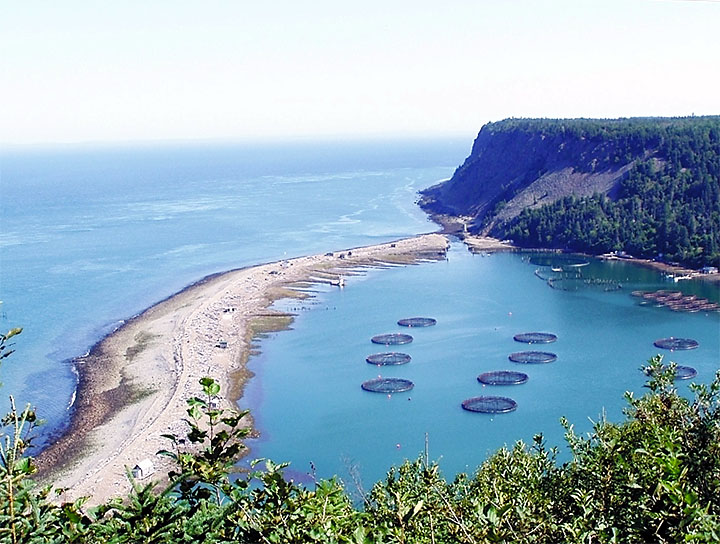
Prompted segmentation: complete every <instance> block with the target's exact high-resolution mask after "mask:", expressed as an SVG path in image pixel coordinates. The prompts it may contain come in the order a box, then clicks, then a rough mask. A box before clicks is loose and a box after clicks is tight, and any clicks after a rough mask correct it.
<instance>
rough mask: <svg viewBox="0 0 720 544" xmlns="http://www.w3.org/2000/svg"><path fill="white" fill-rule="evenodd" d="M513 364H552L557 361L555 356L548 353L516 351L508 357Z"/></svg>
mask: <svg viewBox="0 0 720 544" xmlns="http://www.w3.org/2000/svg"><path fill="white" fill-rule="evenodd" d="M508 359H510V360H511V361H512V362H513V363H524V364H530V365H537V364H542V363H552V362H553V361H555V360H557V355H555V354H554V353H550V352H548V351H517V352H515V353H511V354H510V355H509V356H508Z"/></svg>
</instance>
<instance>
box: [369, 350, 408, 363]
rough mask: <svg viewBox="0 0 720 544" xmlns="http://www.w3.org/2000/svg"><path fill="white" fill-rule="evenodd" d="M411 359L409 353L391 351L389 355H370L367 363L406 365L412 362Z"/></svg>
mask: <svg viewBox="0 0 720 544" xmlns="http://www.w3.org/2000/svg"><path fill="white" fill-rule="evenodd" d="M410 359H411V357H410V356H409V355H408V354H407V353H400V352H397V351H390V352H387V353H373V354H372V355H368V356H367V358H366V359H365V361H367V362H368V363H370V364H371V365H378V366H387V365H404V364H407V363H409V362H410Z"/></svg>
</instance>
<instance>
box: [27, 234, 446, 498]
mask: <svg viewBox="0 0 720 544" xmlns="http://www.w3.org/2000/svg"><path fill="white" fill-rule="evenodd" d="M447 248H448V240H447V238H446V237H445V236H443V235H441V234H426V235H422V236H418V237H414V238H408V239H403V240H398V241H396V242H392V243H387V244H380V245H376V246H369V247H363V248H354V249H351V250H344V251H340V252H333V253H328V254H325V255H313V256H309V257H300V258H296V259H290V260H286V261H278V262H274V263H269V264H264V265H260V266H254V267H250V268H243V269H240V270H233V271H230V272H226V273H222V274H216V275H213V276H209V277H207V278H205V279H203V280H201V281H199V282H197V283H195V284H193V285H191V286H190V287H188V288H186V289H184V290H183V291H181V292H179V293H177V294H176V295H174V296H172V297H170V298H168V299H166V300H164V301H162V302H160V303H158V304H156V305H154V306H152V307H151V308H149V309H147V310H146V311H144V312H143V313H142V314H140V315H138V316H137V317H135V318H133V319H131V320H129V321H128V322H126V323H125V324H124V325H123V326H122V327H120V328H119V329H118V330H117V331H115V332H114V333H112V334H110V335H109V336H107V337H106V338H104V339H103V340H102V341H100V342H99V343H98V344H97V345H96V346H94V347H93V349H92V350H91V351H90V353H89V354H88V355H87V356H86V357H83V358H80V359H78V360H77V369H78V372H79V376H80V379H79V386H78V391H77V398H76V400H75V405H74V407H73V413H72V416H71V421H70V425H69V428H68V431H67V432H66V433H65V434H64V435H63V436H61V437H59V438H58V439H57V440H56V441H55V442H54V443H53V445H51V446H50V447H48V448H47V449H46V450H45V451H43V452H42V453H41V454H40V455H39V456H38V459H37V463H38V466H39V468H40V472H39V478H38V479H39V480H41V481H43V480H44V481H48V482H52V483H53V484H54V485H55V486H56V487H58V488H64V489H65V492H64V493H63V494H62V495H61V496H60V497H59V500H74V499H76V498H79V497H90V499H89V501H88V504H89V505H93V504H99V503H101V502H104V501H106V500H108V499H110V498H112V497H115V496H124V495H125V494H127V492H128V491H129V490H130V487H131V486H130V483H129V481H128V479H127V477H126V467H130V468H132V467H133V466H135V464H137V463H138V462H139V461H141V460H143V459H150V460H152V462H153V463H154V465H155V467H156V469H157V473H156V474H164V473H166V472H167V470H168V469H169V468H170V466H169V465H168V460H167V458H165V457H158V456H156V455H155V454H156V452H157V451H158V450H161V449H164V448H167V447H168V446H169V444H168V442H167V440H165V439H163V438H161V436H160V435H162V434H164V433H175V434H178V435H181V436H182V435H183V433H184V431H185V425H184V423H183V422H182V419H183V417H184V416H185V409H186V404H185V400H186V399H187V398H189V397H191V396H194V395H199V394H200V386H199V384H198V380H199V379H200V378H201V377H203V376H212V377H213V378H215V379H216V380H218V381H219V382H220V383H221V386H222V391H223V392H225V393H224V394H225V395H226V397H225V399H224V401H223V402H224V403H225V406H224V408H234V402H233V400H236V399H237V398H238V397H239V396H240V395H241V394H242V388H243V386H244V383H245V381H247V379H248V378H249V375H250V374H249V372H248V371H247V369H246V363H247V360H248V357H249V354H250V349H251V342H252V337H253V335H254V334H255V333H257V332H258V330H259V329H260V330H261V329H263V328H267V327H272V326H273V325H272V324H268V321H272V320H273V318H275V319H277V320H278V323H279V322H282V320H285V322H287V319H288V316H286V315H283V314H278V313H276V312H273V311H272V310H269V309H268V306H269V305H270V304H271V303H272V301H273V300H276V299H278V298H282V297H285V296H289V295H291V291H289V289H290V288H291V287H292V285H293V284H294V283H297V282H304V281H308V280H309V279H311V278H314V281H317V280H318V279H319V278H322V279H323V280H327V281H329V282H337V279H338V278H339V277H341V276H342V275H343V273H344V269H346V268H351V267H358V266H372V265H375V264H382V263H387V262H394V263H407V264H410V263H413V262H417V261H419V260H423V259H442V258H444V257H445V253H446V251H447ZM347 273H348V274H349V273H351V271H347ZM276 325H277V323H276ZM224 343H226V345H225V344H224ZM221 346H222V347H221Z"/></svg>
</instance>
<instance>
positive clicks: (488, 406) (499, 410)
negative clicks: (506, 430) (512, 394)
mask: <svg viewBox="0 0 720 544" xmlns="http://www.w3.org/2000/svg"><path fill="white" fill-rule="evenodd" d="M462 407H463V410H467V411H468V412H480V413H483V414H504V413H507V412H512V411H513V410H515V409H516V408H517V402H515V401H514V400H513V399H510V398H508V397H473V398H471V399H466V400H464V401H463V402H462Z"/></svg>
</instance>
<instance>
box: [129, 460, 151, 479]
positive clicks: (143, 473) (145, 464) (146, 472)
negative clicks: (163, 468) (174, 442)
mask: <svg viewBox="0 0 720 544" xmlns="http://www.w3.org/2000/svg"><path fill="white" fill-rule="evenodd" d="M154 472H155V466H154V465H153V464H152V461H151V460H150V459H143V460H142V461H140V462H139V463H138V464H137V465H135V466H134V467H133V469H132V475H133V478H135V479H136V480H143V479H145V478H147V477H148V476H150V475H151V474H153V473H154Z"/></svg>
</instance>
